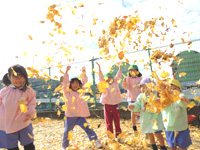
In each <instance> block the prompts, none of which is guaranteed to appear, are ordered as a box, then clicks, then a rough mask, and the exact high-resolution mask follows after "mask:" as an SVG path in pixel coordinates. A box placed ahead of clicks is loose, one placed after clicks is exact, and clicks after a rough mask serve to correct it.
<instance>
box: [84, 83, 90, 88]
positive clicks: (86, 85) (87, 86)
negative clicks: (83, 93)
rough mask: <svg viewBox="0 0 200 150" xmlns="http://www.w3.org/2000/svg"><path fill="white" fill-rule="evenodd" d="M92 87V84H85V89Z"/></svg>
mask: <svg viewBox="0 0 200 150" xmlns="http://www.w3.org/2000/svg"><path fill="white" fill-rule="evenodd" d="M91 85H92V82H87V83H85V84H84V86H83V87H85V88H90V87H91Z"/></svg>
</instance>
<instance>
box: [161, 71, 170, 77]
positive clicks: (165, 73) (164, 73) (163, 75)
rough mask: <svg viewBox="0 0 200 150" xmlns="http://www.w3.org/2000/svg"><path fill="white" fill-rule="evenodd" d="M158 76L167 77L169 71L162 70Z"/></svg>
mask: <svg viewBox="0 0 200 150" xmlns="http://www.w3.org/2000/svg"><path fill="white" fill-rule="evenodd" d="M160 77H161V78H166V77H169V73H168V72H165V71H163V72H162V73H161V74H160Z"/></svg>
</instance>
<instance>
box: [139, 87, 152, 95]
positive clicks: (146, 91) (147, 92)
mask: <svg viewBox="0 0 200 150" xmlns="http://www.w3.org/2000/svg"><path fill="white" fill-rule="evenodd" d="M140 91H141V92H142V93H144V94H145V95H146V96H148V95H150V92H151V91H150V90H149V88H148V87H147V86H146V85H145V84H142V85H140Z"/></svg>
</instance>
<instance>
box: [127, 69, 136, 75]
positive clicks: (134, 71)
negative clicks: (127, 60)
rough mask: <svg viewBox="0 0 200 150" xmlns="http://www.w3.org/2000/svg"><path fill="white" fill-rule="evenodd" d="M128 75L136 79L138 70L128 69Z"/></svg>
mask: <svg viewBox="0 0 200 150" xmlns="http://www.w3.org/2000/svg"><path fill="white" fill-rule="evenodd" d="M129 73H130V75H131V76H132V77H136V76H137V75H138V70H136V69H130V70H129Z"/></svg>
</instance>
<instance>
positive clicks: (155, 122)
mask: <svg viewBox="0 0 200 150" xmlns="http://www.w3.org/2000/svg"><path fill="white" fill-rule="evenodd" d="M152 129H154V130H158V126H157V120H156V119H154V124H153V127H152Z"/></svg>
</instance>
